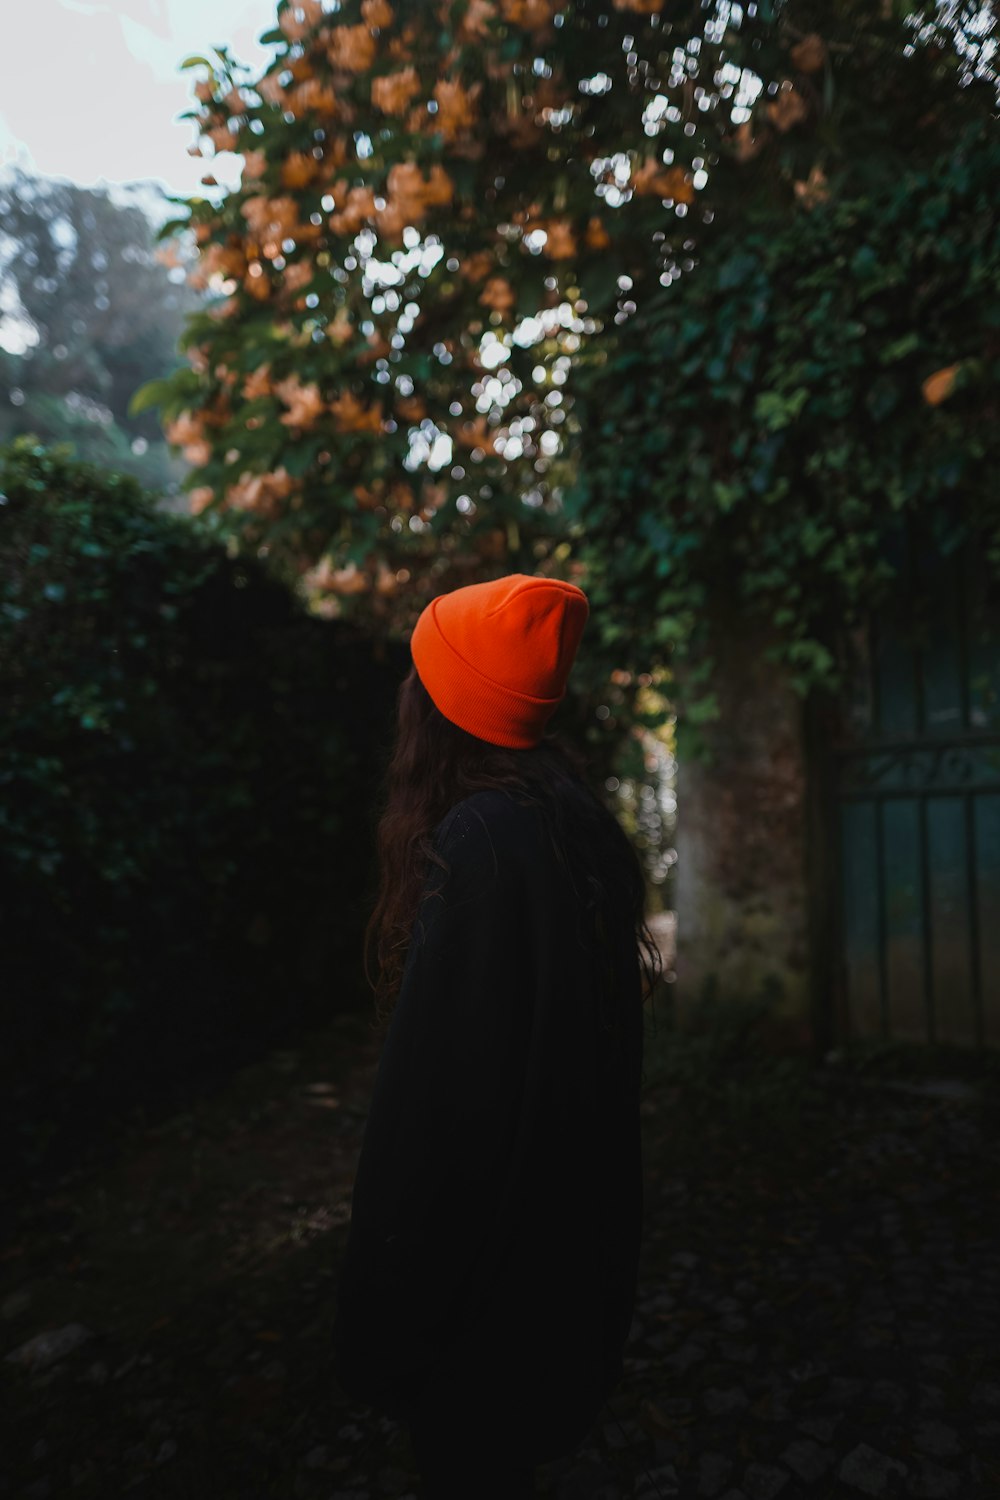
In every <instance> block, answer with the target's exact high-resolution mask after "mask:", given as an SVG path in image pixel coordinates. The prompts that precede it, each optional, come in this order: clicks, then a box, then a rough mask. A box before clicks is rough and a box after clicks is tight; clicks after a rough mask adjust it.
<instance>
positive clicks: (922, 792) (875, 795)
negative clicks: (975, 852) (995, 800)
mask: <svg viewBox="0 0 1000 1500" xmlns="http://www.w3.org/2000/svg"><path fill="white" fill-rule="evenodd" d="M963 792H1000V777H998V778H997V780H996V781H974V782H972V783H970V784H969V785H966V784H965V783H963V784H962V785H961V786H954V787H948V786H939V787H933V788H930V789H928V788H926V787H906V786H898V787H884V788H883V787H858V788H857V789H855V790H853V791H842V792H841V793H840V800H841V802H888V801H890V800H897V799H898V798H900V797H904V798H907V799H908V800H909V801H911V802H912V801H917V800H922V799H923V798H925V797H960V796H961V795H962V793H963Z"/></svg>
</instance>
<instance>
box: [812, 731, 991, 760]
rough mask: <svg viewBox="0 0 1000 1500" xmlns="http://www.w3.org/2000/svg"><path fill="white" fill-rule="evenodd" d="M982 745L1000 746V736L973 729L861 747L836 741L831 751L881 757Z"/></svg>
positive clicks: (878, 742) (881, 741)
mask: <svg viewBox="0 0 1000 1500" xmlns="http://www.w3.org/2000/svg"><path fill="white" fill-rule="evenodd" d="M981 745H986V746H989V745H998V746H1000V734H997V733H996V731H995V730H993V729H983V730H978V731H977V730H975V729H972V730H970V731H969V733H968V734H943V735H941V737H940V738H936V737H933V736H932V737H930V738H925V739H918V738H917V737H916V736H915V735H909V736H908V737H907V738H906V739H892V740H865V742H864V744H863V745H859V744H858V743H857V741H851V740H834V741H833V742H832V743H831V745H830V749H831V751H832V752H833V754H834V755H839V756H849V755H858V756H866V755H880V754H882V752H883V751H887V750H922V751H933V750H939V749H948V750H952V749H956V750H967V749H972V750H975V749H978V748H979V747H980V746H981Z"/></svg>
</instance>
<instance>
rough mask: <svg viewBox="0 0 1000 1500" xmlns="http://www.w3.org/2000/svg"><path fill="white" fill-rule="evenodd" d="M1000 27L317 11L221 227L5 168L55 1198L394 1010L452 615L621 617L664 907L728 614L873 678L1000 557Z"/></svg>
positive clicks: (808, 685) (221, 99) (622, 11)
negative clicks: (380, 933)
mask: <svg viewBox="0 0 1000 1500" xmlns="http://www.w3.org/2000/svg"><path fill="white" fill-rule="evenodd" d="M996 30H997V14H996V7H995V6H993V5H982V4H978V3H977V4H971V3H970V4H962V3H951V0H949V3H939V0H917V3H909V0H881V3H879V4H876V5H872V4H870V3H867V0H865V3H862V0H834V3H830V4H824V5H817V4H809V3H805V0H759V3H757V4H756V5H747V6H739V5H734V4H729V3H725V0H710V3H708V4H702V3H700V0H698V3H695V0H684V3H678V4H673V5H669V6H668V5H665V4H663V3H661V0H634V3H629V0H578V3H575V4H573V5H572V6H566V7H562V8H560V7H559V6H558V5H557V4H555V3H554V0H454V3H443V4H442V3H435V4H431V3H428V0H413V3H407V4H406V5H405V6H404V5H402V4H400V5H397V6H394V5H392V4H391V3H390V0H344V3H343V4H342V5H341V6H340V7H339V8H338V9H337V10H336V11H332V10H328V9H327V8H326V7H325V6H324V5H322V4H320V3H319V0H303V3H300V4H299V5H297V6H293V5H289V4H288V3H286V0H281V3H279V4H278V6H277V9H276V25H275V26H274V28H273V29H272V30H271V31H270V32H269V33H268V34H267V38H268V40H269V42H270V45H271V46H272V48H273V61H272V63H271V64H270V66H269V67H268V68H267V69H266V70H265V71H264V72H263V73H261V74H259V75H255V74H253V73H252V72H251V71H250V70H247V69H246V68H243V67H241V66H240V64H239V63H238V62H237V61H236V60H235V59H234V58H233V57H232V56H231V55H230V54H229V53H228V51H227V50H226V49H225V48H222V49H219V50H218V51H217V52H215V53H213V54H212V55H211V56H206V57H195V58H191V59H188V60H187V64H186V65H188V66H189V67H190V70H191V74H192V78H194V79H196V82H195V88H194V92H195V96H196V104H195V106H194V107H193V109H192V111H191V118H192V120H193V121H194V123H195V125H196V127H197V129H198V132H199V146H198V149H199V150H200V151H201V153H202V155H203V156H204V158H205V168H206V171H205V177H204V183H203V186H204V193H203V195H200V196H198V197H195V198H193V199H176V200H173V202H172V205H170V206H169V207H168V208H167V209H164V206H163V205H162V204H157V205H152V206H151V205H150V202H149V200H148V198H147V197H143V196H142V195H141V194H133V195H131V196H130V195H128V194H125V195H124V196H123V195H122V194H121V193H116V194H115V195H113V196H112V195H111V194H109V193H108V192H106V191H98V190H91V189H82V188H77V187H75V186H72V185H69V184H62V183H54V182H49V181H44V180H38V179H32V178H30V177H28V176H26V174H24V173H23V172H9V171H8V172H5V173H4V174H3V176H2V177H0V442H2V443H3V444H5V446H3V447H2V448H0V684H2V687H3V690H4V692H5V697H6V703H7V705H8V712H7V713H6V714H5V715H4V717H3V720H2V723H0V736H2V740H3V747H2V748H3V754H2V758H0V786H2V794H0V819H2V823H3V832H4V839H3V846H2V852H0V859H2V861H3V863H4V867H5V868H4V876H5V882H6V887H7V889H8V891H9V892H10V893H11V894H10V897H9V899H8V900H7V901H6V902H5V905H4V909H3V914H2V918H0V920H2V922H3V924H4V932H3V941H4V952H5V954H6V957H7V971H8V975H9V982H5V987H4V988H5V999H6V1000H7V1005H8V1031H9V1032H10V1034H11V1044H10V1046H9V1047H6V1048H5V1050H4V1057H3V1060H2V1062H0V1070H2V1076H3V1082H4V1092H3V1098H4V1104H3V1106H2V1109H3V1111H4V1112H5V1114H4V1117H3V1121H2V1123H3V1124H4V1125H5V1126H6V1129H5V1132H4V1139H5V1140H6V1142H7V1145H8V1148H9V1150H10V1153H11V1156H12V1158H13V1159H15V1160H16V1161H17V1162H18V1163H20V1167H21V1168H22V1169H34V1168H37V1166H38V1165H39V1164H40V1163H42V1162H43V1161H45V1160H48V1159H50V1158H54V1157H55V1156H57V1155H58V1154H59V1153H60V1152H61V1153H63V1154H65V1153H68V1152H71V1150H72V1149H73V1148H74V1145H75V1144H76V1143H78V1142H79V1141H80V1140H81V1139H83V1138H84V1137H85V1136H86V1134H87V1131H88V1130H92V1131H93V1132H96V1133H100V1130H101V1129H107V1128H109V1127H110V1124H111V1122H113V1121H114V1119H115V1118H121V1117H122V1115H123V1114H127V1113H128V1112H129V1111H130V1110H133V1109H137V1108H140V1107H142V1108H146V1109H151V1110H154V1111H155V1110H158V1109H161V1108H164V1109H165V1108H170V1107H172V1105H173V1104H177V1103H181V1104H182V1103H183V1102H184V1100H185V1098H187V1097H189V1096H190V1094H191V1092H192V1091H194V1090H197V1089H198V1088H199V1087H200V1086H202V1084H203V1083H204V1082H205V1080H206V1079H209V1078H210V1077H211V1076H212V1075H213V1073H214V1072H216V1071H221V1070H224V1071H228V1070H229V1069H230V1068H231V1067H233V1066H234V1065H236V1064H237V1063H238V1062H239V1061H240V1060H242V1058H244V1057H249V1056H252V1055H254V1053H255V1052H256V1051H258V1050H259V1049H260V1048H261V1047H262V1046H266V1045H270V1044H272V1043H273V1042H274V1041H275V1040H277V1039H278V1038H279V1037H281V1036H284V1035H286V1034H288V1033H290V1032H291V1031H292V1030H294V1028H295V1027H296V1026H297V1025H299V1024H301V1023H304V1022H306V1021H308V1020H310V1019H315V1018H317V1017H321V1016H322V1015H323V1014H325V1013H328V1012H329V1009H330V1007H331V1006H336V1005H338V1004H340V1003H344V1004H354V1003H356V1002H357V999H358V996H359V994H360V993H362V980H361V975H360V967H359V966H360V931H361V926H362V923H363V920H364V917H365V915H366V914H367V907H366V901H367V898H368V895H369V882H370V878H371V875H372V871H371V869H370V868H369V863H368V861H369V860H370V850H371V834H372V823H373V819H374V816H375V808H374V805H373V799H374V796H375V788H376V786H377V784H378V778H379V775H380V772H381V769H382V766H383V764H384V759H385V756H386V754H387V746H388V743H389V740H390V736H391V722H392V712H393V699H394V693H395V688H396V684H397V683H398V680H399V678H400V676H401V675H402V673H403V671H404V670H405V668H406V666H407V664H408V654H407V648H406V644H405V642H406V639H407V636H408V632H409V629H410V627H411V626H412V623H413V621H414V619H415V618H416V615H417V613H418V612H419V610H420V609H421V608H422V607H423V606H424V604H425V603H426V602H427V600H428V599H429V598H430V597H432V596H433V595H434V594H436V593H439V592H442V591H444V590H446V589H449V588H452V587H455V586H459V585H461V584H463V583H468V582H472V581H476V580H478V579H481V578H489V577H494V576H498V575H501V574H504V573H508V572H512V571H524V572H529V573H549V574H553V575H557V576H561V577H567V578H570V579H573V580H575V581H577V582H579V583H581V584H582V585H583V586H584V587H585V588H586V589H587V592H588V595H589V596H590V599H591V602H592V606H593V608H592V614H591V622H590V626H589V628H588V631H587V633H586V635H585V638H584V642H583V646H582V648H581V653H580V657H579V661H578V665H577V668H576V671H575V673H574V681H573V685H572V690H571V693H570V695H569V696H568V697H567V700H566V702H565V703H564V704H563V705H562V707H561V708H560V711H559V715H558V716H557V718H556V720H555V721H554V723H553V727H554V728H557V729H561V730H562V731H564V732H565V733H567V734H569V735H571V736H572V737H573V738H574V739H575V740H576V741H577V743H578V744H580V745H582V746H583V747H584V749H585V750H586V752H587V754H588V756H589V759H590V764H591V768H592V774H593V778H594V780H595V782H596V783H597V784H598V785H599V786H602V787H604V789H605V791H606V793H607V795H608V797H609V799H610V800H611V803H612V805H613V806H614V807H615V809H616V811H617V812H618V814H619V815H620V816H621V818H622V820H623V822H624V824H625V826H626V827H627V828H628V830H629V831H630V833H632V835H633V836H634V837H635V839H636V841H637V843H638V844H639V846H640V848H641V849H642V851H643V855H644V858H645V860H646V865H647V869H648V871H649V873H650V876H651V881H650V905H651V907H653V908H654V909H655V908H656V907H658V906H667V907H670V906H671V905H672V885H671V880H672V869H673V860H674V851H673V849H672V847H671V843H672V833H673V826H674V817H675V811H676V804H675V798H674V791H673V778H674V770H675V765H676V757H677V755H678V754H682V755H696V754H698V753H700V750H701V747H700V742H699V733H698V731H699V726H700V725H703V724H705V723H706V722H707V721H709V720H711V719H712V718H713V716H715V715H716V714H717V704H716V702H715V697H714V694H713V688H712V668H713V652H714V651H715V650H716V647H717V644H718V642H719V640H720V639H721V640H723V642H724V639H725V631H726V630H729V631H732V630H739V631H743V630H747V629H751V628H755V627H756V626H757V625H758V624H759V625H761V626H764V627H766V628H767V634H768V636H769V638H773V639H774V640H775V642H776V645H775V647H774V659H775V664H776V667H782V666H783V667H784V668H785V669H786V670H787V671H788V673H789V677H790V681H791V683H792V685H793V686H794V687H795V688H796V690H797V691H799V692H800V693H803V694H806V693H808V692H809V691H810V690H811V689H812V688H814V687H817V686H826V687H830V688H836V686H837V653H836V651H835V649H834V640H835V637H836V635H837V633H838V632H839V631H841V630H842V629H843V628H844V627H845V625H848V624H849V623H850V622H851V621H852V620H854V619H857V618H860V617H861V616H862V615H863V613H864V611H865V610H866V609H867V608H869V607H872V606H874V605H876V604H877V603H878V602H879V600H880V599H881V598H882V597H883V596H884V595H885V593H886V592H887V591H888V590H890V589H891V588H892V586H893V577H892V575H891V572H890V570H889V569H888V567H887V566H886V564H885V562H884V560H882V561H880V560H879V559H880V557H881V556H882V554H881V552H880V543H881V540H882V538H883V537H884V535H885V534H886V532H887V530H888V529H889V528H891V527H892V525H893V524H894V522H895V521H896V520H897V519H898V518H899V516H900V515H901V514H902V513H907V512H913V513H920V514H921V515H923V516H925V517H927V518H928V519H929V520H930V521H931V524H932V527H933V529H934V534H935V536H936V539H937V541H938V543H939V545H940V546H941V547H942V548H943V549H948V548H950V547H952V546H954V545H957V544H958V541H959V540H960V538H961V537H962V535H963V534H965V533H967V532H969V531H971V530H973V529H975V530H976V532H977V534H979V535H981V536H982V537H983V539H984V541H983V545H984V546H985V547H986V548H987V550H988V551H989V554H990V556H991V558H992V559H993V560H994V562H996V561H1000V545H998V541H1000V538H998V530H1000V523H998V516H1000V494H998V491H997V487H996V485H995V483H993V482H992V474H993V472H994V471H995V467H996V460H997V457H998V454H997V443H998V433H1000V424H998V422H997V411H996V390H997V377H998V375H1000V350H998V345H997V339H998V320H1000V312H998V307H997V300H996V295H995V290H996V286H997V284H998V281H1000V247H998V238H997V218H996V214H995V211H994V207H993V201H992V200H993V198H994V197H995V183H996V181H997V167H998V160H997V144H996V130H995V126H996V100H997V91H996V76H995V69H994V63H993V57H994V55H995V54H994V51H993V48H994V46H995V37H996ZM228 151H236V152H239V153H241V154H242V156H243V158H244V162H245V166H244V171H243V180H242V185H241V186H240V187H239V188H237V189H236V190H233V191H226V190H224V189H222V188H220V187H219V185H218V183H217V181H216V180H215V177H214V175H213V172H212V157H213V155H214V154H215V153H217V152H220V153H221V152H228ZM165 217H166V218H167V222H166V223H165V224H162V227H160V228H159V229H157V227H156V222H157V221H162V220H163V219H164V218H165ZM161 418H162V420H163V422H164V423H165V437H164V431H163V429H162V428H161V425H160V419H161ZM63 443H68V444H69V445H70V446H69V447H63V446H60V445H62V444H63ZM172 510H180V511H182V512H184V513H182V514H177V515H174V514H171V513H170V512H171V511H172ZM720 620H722V621H723V622H724V629H723V630H722V631H721V634H720V628H719V621H720ZM276 997H277V998H276ZM341 997H344V998H343V1001H341ZM88 1121H89V1123H87V1122H88Z"/></svg>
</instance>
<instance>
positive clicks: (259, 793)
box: [0, 440, 408, 1174]
mask: <svg viewBox="0 0 1000 1500" xmlns="http://www.w3.org/2000/svg"><path fill="white" fill-rule="evenodd" d="M0 501H2V503H0V692H2V695H3V701H4V713H3V716H2V722H0V830H2V847H0V871H2V877H3V889H4V895H3V902H2V913H0V922H2V927H3V931H2V943H3V948H2V960H0V964H2V985H3V1004H4V1013H3V1014H4V1023H3V1030H4V1043H3V1051H2V1057H0V1095H2V1104H0V1129H2V1132H3V1141H4V1146H3V1148H0V1149H2V1150H3V1151H4V1152H5V1153H9V1155H10V1159H11V1163H10V1164H11V1166H12V1168H13V1169H14V1170H15V1174H18V1173H21V1172H24V1171H26V1170H34V1171H37V1170H39V1169H40V1168H41V1167H43V1166H45V1165H46V1164H50V1163H52V1162H53V1161H58V1162H63V1161H66V1160H68V1159H70V1158H71V1157H72V1156H73V1155H74V1154H75V1152H76V1151H77V1149H78V1148H79V1147H80V1146H81V1145H82V1144H84V1143H85V1142H87V1141H90V1140H92V1139H95V1138H98V1137H104V1136H105V1135H106V1134H107V1133H108V1131H109V1129H110V1128H111V1127H112V1126H113V1125H114V1124H115V1123H116V1122H120V1121H122V1120H125V1119H128V1118H131V1117H134V1116H135V1113H136V1111H137V1110H139V1109H141V1110H142V1111H143V1112H144V1114H145V1115H146V1116H147V1117H153V1116H155V1115H157V1114H159V1113H161V1112H163V1111H165V1110H168V1109H171V1108H175V1107H183V1106H184V1105H185V1104H186V1102H188V1101H189V1100H191V1099H193V1098H194V1097H195V1096H196V1095H197V1093H198V1092H199V1091H200V1090H202V1089H204V1088H205V1087H206V1086H207V1084H208V1083H209V1082H210V1081H211V1080H213V1079H217V1078H219V1077H221V1076H224V1075H225V1074H226V1073H227V1072H229V1071H230V1070H231V1069H232V1068H233V1067H235V1066H238V1065H239V1064H240V1063H241V1062H244V1061H247V1060H249V1059H250V1058H252V1057H253V1056H255V1055H258V1054H259V1053H260V1052H261V1051H262V1050H263V1049H264V1048H266V1047H268V1046H273V1045H274V1044H275V1043H276V1042H278V1041H280V1040H281V1039H282V1038H284V1037H286V1036H290V1035H291V1034H293V1033H294V1032H295V1030H296V1029H297V1028H299V1027H301V1026H303V1025H309V1024H314V1023H315V1022H316V1021H317V1020H320V1019H322V1018H323V1016H324V1015H327V1014H330V1013H331V1012H333V1011H335V1010H338V1009H342V1008H345V1007H347V1006H350V1005H356V1004H358V1003H359V1001H360V999H361V986H362V983H363V981H362V976H361V965H360V946H361V931H362V927H363V922H364V918H365V916H366V914H367V906H366V897H367V895H368V891H369V886H370V881H371V878H372V865H371V860H372V834H373V808H372V798H373V792H374V790H375V786H376V784H377V781H378V777H379V774H380V772H381V767H382V764H383V760H384V755H385V751H386V746H387V741H388V737H389V734H388V731H389V725H390V723H391V717H392V713H393V703H394V693H395V688H396V684H397V682H398V680H399V678H400V676H401V675H402V673H403V671H404V670H405V667H406V665H407V662H408V653H407V652H406V648H405V647H397V648H395V649H388V650H387V649H385V648H378V647H375V646H373V644H372V643H371V642H370V641H368V640H366V639H365V638H364V637H363V636H362V635H360V634H359V633H358V632H356V631H355V630H353V629H351V628H349V627H347V626H345V625H342V624H341V623H339V622H331V621H321V620H317V619H315V618H313V617H311V616H310V615H308V613H307V612H306V611H305V610H304V609H303V607H302V606H301V604H300V603H299V602H298V600H297V599H296V598H295V596H294V595H293V594H292V593H291V592H290V591H289V590H288V588H287V587H286V586H285V585H284V584H282V583H281V582H279V581H278V580H276V579H275V578H274V577H272V576H270V575H269V574H268V572H267V570H266V567H265V566H264V565H263V564H256V563H254V562H252V561H247V560H246V559H245V558H244V559H239V560H235V559H232V558H230V557H228V556H227V555H226V553H225V552H224V551H223V550H220V547H219V545H218V543H217V542H215V541H214V540H212V539H211V538H210V537H209V536H208V535H207V534H206V533H205V531H204V530H203V528H202V527H201V526H200V524H199V523H198V522H197V521H193V520H191V519H190V518H187V517H181V516H175V515H169V514H166V513H164V512H162V511H160V510H158V509H157V508H156V506H155V504H154V502H153V501H152V499H151V498H150V497H148V496H146V495H145V494H143V492H142V491H141V490H140V488H139V487H138V485H137V484H136V483H135V482H134V481H133V480H131V479H129V478H126V477H122V476H120V475H113V474H107V473H104V472H102V471H100V470H98V469H95V468H93V467H91V466H88V465H85V464H81V463H78V462H76V461H74V460H73V459H72V457H70V456H69V455H68V453H66V452H64V451H62V450H45V449H42V448H40V447H38V446H37V445H35V444H34V443H33V442H32V441H31V440H19V441H18V442H17V443H15V444H13V445H12V446H11V447H8V448H6V449H0Z"/></svg>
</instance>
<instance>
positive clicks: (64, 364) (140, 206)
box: [0, 169, 202, 509]
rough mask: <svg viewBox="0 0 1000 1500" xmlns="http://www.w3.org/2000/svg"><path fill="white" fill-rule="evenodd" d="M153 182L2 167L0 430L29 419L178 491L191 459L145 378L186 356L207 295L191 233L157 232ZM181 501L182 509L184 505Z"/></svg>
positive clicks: (94, 459) (164, 489)
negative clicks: (169, 436) (149, 396)
mask: <svg viewBox="0 0 1000 1500" xmlns="http://www.w3.org/2000/svg"><path fill="white" fill-rule="evenodd" d="M157 208H158V209H160V215H159V216H160V219H161V220H162V218H163V213H162V205H161V204H159V203H157V202H156V199H155V198H151V197H150V195H149V192H148V191H147V192H145V193H142V192H138V191H134V192H132V193H129V192H127V191H121V190H120V191H119V192H118V193H117V194H116V196H115V197H112V196H111V194H110V192H109V191H108V190H107V189H97V188H82V187H78V186H76V185H75V184H74V183H69V182H58V181H54V180H51V179H48V178H42V177H34V176H32V175H31V174H30V173H28V172H25V171H23V170H21V169H12V170H7V171H5V172H4V173H3V174H2V175H0V442H9V441H10V440H11V439H12V438H15V437H18V436H23V435H25V434H27V433H34V434H35V435H36V436H37V437H38V438H39V439H41V440H42V441H44V442H55V443H59V442H71V443H72V444H73V446H74V449H75V451H76V452H77V454H78V455H79V457H81V458H83V459H85V460H88V461H89V462H91V463H100V464H104V465H106V466H107V467H108V468H114V469H116V470H118V471H120V472H122V473H127V474H134V475H136V477H138V478H140V479H141V480H142V481H143V483H144V484H146V485H148V486H149V487H151V488H155V489H156V490H157V491H159V492H160V493H161V494H162V495H164V496H166V497H169V496H171V495H173V494H176V492H177V491H178V490H179V488H180V481H181V479H182V478H183V477H184V475H185V474H186V472H187V465H186V464H184V463H183V462H182V461H181V460H179V459H177V458H176V457H174V456H172V455H171V453H170V450H169V448H168V446H167V444H166V442H165V440H164V436H163V431H162V428H161V427H160V424H159V423H158V422H157V421H156V419H155V417H153V415H152V414H151V413H146V414H144V415H143V414H139V415H132V414H130V412H129V402H130V401H131V399H132V397H133V395H134V394H135V391H136V389H137V388H138V387H139V386H140V385H142V384H144V383H145V382H146V381H148V380H151V379H153V378H154V377H155V376H163V375H165V374H169V373H170V372H171V371H172V370H174V369H175V368H177V367H178V366H179V365H181V364H182V363H183V360H182V356H181V355H180V354H179V352H178V348H177V343H178V339H179V337H180V334H181V331H182V329H183V326H184V318H185V315H186V314H187V313H189V312H191V311H192V310H193V309H194V308H195V307H196V306H198V304H199V303H200V301H201V300H202V299H201V295H200V293H198V292H197V291H196V290H195V289H194V288H193V287H192V286H191V285H190V284H189V281H188V276H189V274H190V270H191V264H190V262H191V260H192V258H193V257H192V254H191V250H190V248H189V247H188V246H187V245H186V244H185V243H184V242H183V241H176V240H175V241H174V242H172V243H171V244H169V245H158V244H157V238H156V227H157V226H156V223H155V222H154V220H153V218H152V217H151V210H154V209H157ZM186 508H187V507H186V505H185V509H186Z"/></svg>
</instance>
